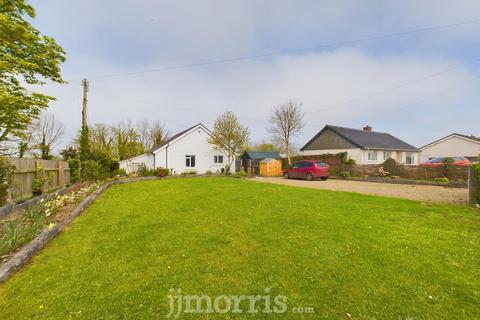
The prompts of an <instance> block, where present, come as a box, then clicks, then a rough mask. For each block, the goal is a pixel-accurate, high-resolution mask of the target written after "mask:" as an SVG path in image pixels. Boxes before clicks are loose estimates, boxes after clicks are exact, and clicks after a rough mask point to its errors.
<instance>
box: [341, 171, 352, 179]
mask: <svg viewBox="0 0 480 320" xmlns="http://www.w3.org/2000/svg"><path fill="white" fill-rule="evenodd" d="M339 176H340V177H342V178H349V177H350V176H351V175H350V172H348V171H342V172H340V174H339Z"/></svg>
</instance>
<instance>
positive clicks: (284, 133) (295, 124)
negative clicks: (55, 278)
mask: <svg viewBox="0 0 480 320" xmlns="http://www.w3.org/2000/svg"><path fill="white" fill-rule="evenodd" d="M301 108H302V103H300V102H297V101H295V100H290V101H289V102H288V103H286V104H283V105H279V106H276V107H275V108H274V109H273V111H272V115H271V117H270V124H271V125H272V126H271V127H270V129H269V131H270V133H271V134H272V136H273V139H274V141H278V142H279V143H280V144H281V146H282V149H283V150H285V152H286V153H287V159H288V164H291V149H292V145H291V138H292V137H294V136H295V135H296V134H299V133H301V132H302V130H303V128H304V127H305V121H304V119H303V117H304V116H303V112H302V110H301Z"/></svg>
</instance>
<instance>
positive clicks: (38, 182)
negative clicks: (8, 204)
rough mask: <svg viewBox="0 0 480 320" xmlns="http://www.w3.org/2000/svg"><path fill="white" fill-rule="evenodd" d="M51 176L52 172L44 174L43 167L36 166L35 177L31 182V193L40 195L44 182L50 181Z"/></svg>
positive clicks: (52, 176)
mask: <svg viewBox="0 0 480 320" xmlns="http://www.w3.org/2000/svg"><path fill="white" fill-rule="evenodd" d="M53 178H54V175H53V173H49V174H46V173H45V169H43V168H42V167H38V168H37V169H36V171H35V178H34V179H33V182H32V193H33V195H34V196H38V195H41V194H42V193H43V191H44V187H45V184H46V183H48V182H52V181H53Z"/></svg>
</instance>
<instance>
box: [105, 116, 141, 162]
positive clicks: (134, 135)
mask: <svg viewBox="0 0 480 320" xmlns="http://www.w3.org/2000/svg"><path fill="white" fill-rule="evenodd" d="M112 131H113V135H114V139H115V140H114V145H115V151H116V152H115V153H116V154H115V156H116V157H117V158H118V159H119V160H124V159H128V158H131V157H134V156H138V155H139V154H142V153H143V152H145V147H144V145H143V143H142V142H141V141H140V135H139V134H138V132H137V130H136V129H135V127H134V126H133V125H132V122H131V121H130V120H128V121H127V122H126V123H125V122H119V123H117V124H115V125H113V126H112Z"/></svg>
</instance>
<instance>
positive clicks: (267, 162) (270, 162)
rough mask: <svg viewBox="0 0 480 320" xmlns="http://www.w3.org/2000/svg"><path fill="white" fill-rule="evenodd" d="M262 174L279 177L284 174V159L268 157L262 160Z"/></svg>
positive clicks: (263, 175)
mask: <svg viewBox="0 0 480 320" xmlns="http://www.w3.org/2000/svg"><path fill="white" fill-rule="evenodd" d="M260 175H261V176H262V177H278V176H281V175H282V161H281V160H278V159H272V158H266V159H263V160H262V161H260Z"/></svg>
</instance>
